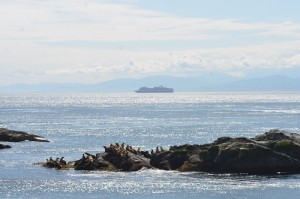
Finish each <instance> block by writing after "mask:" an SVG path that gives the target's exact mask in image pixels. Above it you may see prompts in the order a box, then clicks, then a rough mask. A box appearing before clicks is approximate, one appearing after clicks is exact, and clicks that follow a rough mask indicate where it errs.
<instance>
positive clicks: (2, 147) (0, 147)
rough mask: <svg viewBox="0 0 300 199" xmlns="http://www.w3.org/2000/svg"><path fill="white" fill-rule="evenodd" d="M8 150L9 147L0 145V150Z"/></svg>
mask: <svg viewBox="0 0 300 199" xmlns="http://www.w3.org/2000/svg"><path fill="white" fill-rule="evenodd" d="M8 148H11V146H9V145H5V144H0V149H8Z"/></svg>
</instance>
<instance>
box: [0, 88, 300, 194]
mask: <svg viewBox="0 0 300 199" xmlns="http://www.w3.org/2000/svg"><path fill="white" fill-rule="evenodd" d="M299 121H300V94H296V93H289V94H287V93H267V94H264V93H221V94H217V93H172V94H136V93H99V94H0V127H4V128H9V129H14V130H22V131H26V132H29V133H34V134H38V135H41V136H44V137H46V138H48V139H50V140H51V142H50V143H37V142H21V143H9V144H10V145H11V146H13V148H11V149H5V150H0V154H1V158H0V168H1V169H0V198H63V197H72V198H117V197H118V198H119V197H121V198H238V199H240V198H243V199H244V198H282V197H288V198H298V197H299V195H300V175H287V176H245V175H216V174H208V173H199V172H187V173H180V172H176V171H160V170H148V169H145V170H141V171H138V172H129V173H126V172H104V171H90V172H87V171H74V170H71V171H57V170H52V169H46V168H43V167H40V166H38V165H33V163H35V162H41V161H44V160H45V159H46V158H49V157H50V156H52V157H61V156H64V157H65V159H66V160H75V159H79V158H80V157H81V155H82V153H84V152H90V153H98V152H102V151H103V146H104V145H109V144H110V143H115V142H119V143H121V142H125V143H126V144H130V145H132V146H134V147H142V148H143V149H144V150H151V149H153V148H156V146H162V147H164V148H168V147H170V146H172V145H180V144H186V143H189V144H204V143H208V142H212V141H214V140H215V139H217V138H218V137H220V136H232V137H238V136H246V137H254V136H255V135H257V134H261V133H264V132H266V131H268V130H270V129H273V128H279V129H284V130H287V131H290V132H296V133H297V132H298V133H299V132H300V130H299V128H300V122H299Z"/></svg>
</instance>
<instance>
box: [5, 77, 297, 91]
mask: <svg viewBox="0 0 300 199" xmlns="http://www.w3.org/2000/svg"><path fill="white" fill-rule="evenodd" d="M158 85H164V86H166V87H172V88H174V91H175V92H227V91H228V92H299V91H300V78H291V77H287V76H267V77H261V78H251V79H239V78H235V77H232V76H229V75H223V74H214V75H205V76H199V77H173V76H150V77H146V78H141V79H130V78H127V79H125V78H124V79H115V80H110V81H106V82H101V83H97V84H79V83H43V84H33V85H30V84H14V85H9V86H0V92H2V93H3V92H5V93H6V92H9V93H18V92H22V93H30V92H37V93H39V92H58V93H59V92H133V91H134V90H137V89H138V88H139V87H142V86H146V87H154V86H158Z"/></svg>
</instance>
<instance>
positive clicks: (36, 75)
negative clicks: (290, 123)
mask: <svg viewBox="0 0 300 199" xmlns="http://www.w3.org/2000/svg"><path fill="white" fill-rule="evenodd" d="M299 9H300V1H299V0H123V1H121V0H0V26H1V27H0V28H1V31H0V74H1V78H0V84H14V83H40V82H80V83H95V82H101V81H104V80H109V79H114V78H123V77H134V78H140V77H145V76H149V75H176V76H178V75H184V76H188V75H201V74H204V73H215V72H217V73H226V74H230V75H234V76H238V77H250V76H264V75H269V74H287V75H293V76H297V75H298V74H299V76H300V69H299V68H300V12H299Z"/></svg>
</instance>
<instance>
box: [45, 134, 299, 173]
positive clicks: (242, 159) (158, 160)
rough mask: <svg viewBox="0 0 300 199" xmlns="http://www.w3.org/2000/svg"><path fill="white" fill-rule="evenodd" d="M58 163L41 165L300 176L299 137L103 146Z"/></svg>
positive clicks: (292, 135) (282, 135) (59, 167)
mask: <svg viewBox="0 0 300 199" xmlns="http://www.w3.org/2000/svg"><path fill="white" fill-rule="evenodd" d="M59 160H60V159H59V158H56V160H53V159H52V158H51V160H49V159H48V160H47V162H45V163H42V165H43V166H46V167H50V168H56V169H69V168H74V169H75V170H106V171H138V170H140V169H142V168H155V169H163V170H177V171H181V172H185V171H199V172H211V173H246V174H256V175H269V174H270V175H272V174H281V173H284V174H292V173H300V135H299V134H296V133H289V132H287V131H282V130H278V129H273V130H270V131H268V132H266V133H264V134H262V135H258V136H256V137H254V138H245V137H239V138H230V137H221V138H218V139H217V140H216V141H214V142H213V143H209V144H203V145H196V144H195V145H189V144H186V145H180V146H171V147H170V149H169V150H165V149H163V148H161V147H157V148H156V150H151V151H150V152H149V151H143V150H141V149H140V148H133V147H132V146H130V145H126V146H125V144H124V143H122V144H119V143H115V144H110V145H109V146H104V152H100V153H97V154H90V153H85V154H83V155H82V157H81V158H80V159H78V160H76V161H70V162H69V163H66V164H61V163H60V161H59Z"/></svg>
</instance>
